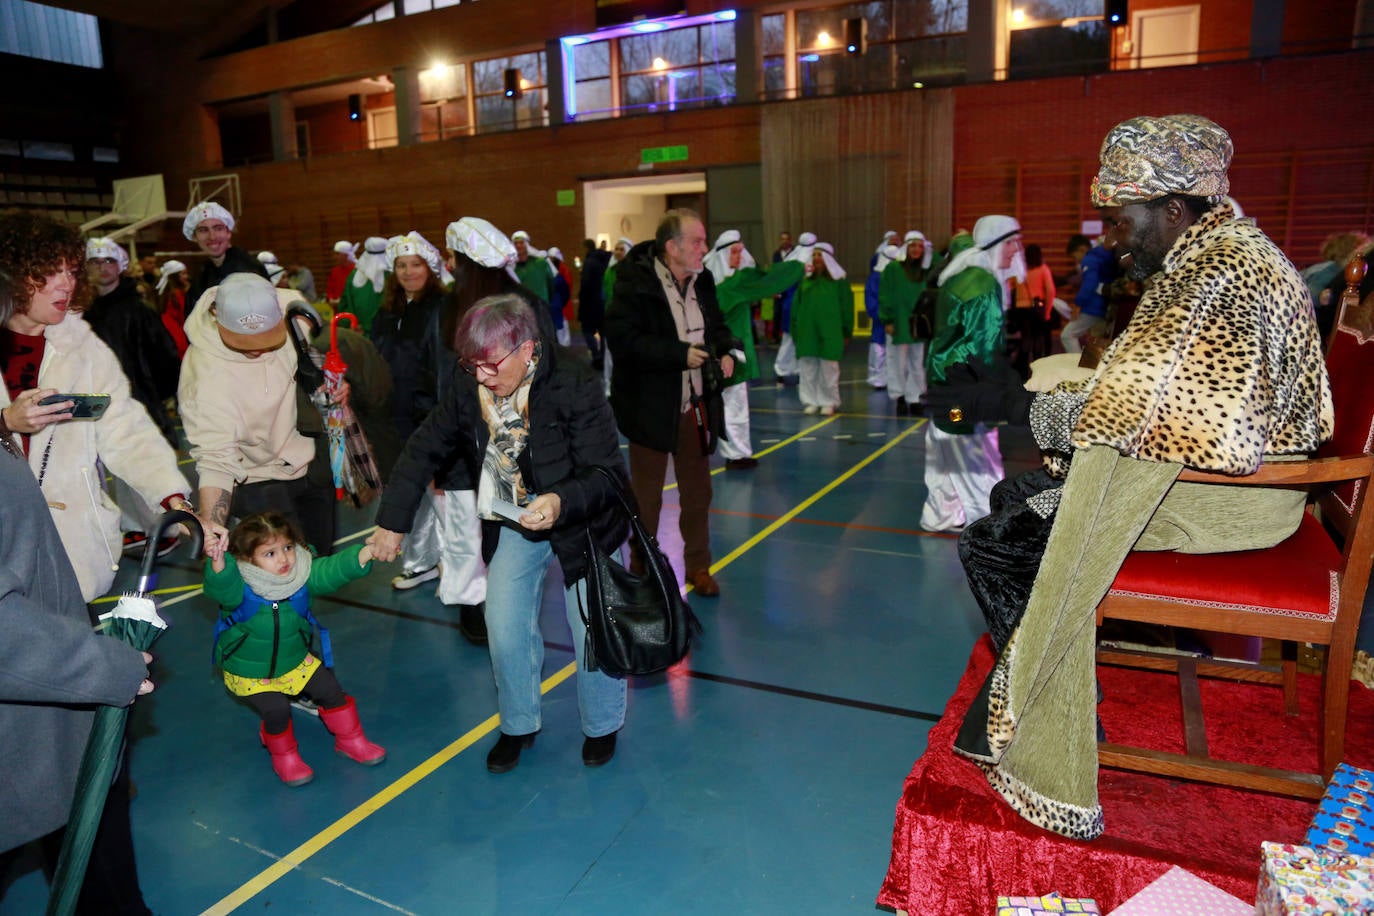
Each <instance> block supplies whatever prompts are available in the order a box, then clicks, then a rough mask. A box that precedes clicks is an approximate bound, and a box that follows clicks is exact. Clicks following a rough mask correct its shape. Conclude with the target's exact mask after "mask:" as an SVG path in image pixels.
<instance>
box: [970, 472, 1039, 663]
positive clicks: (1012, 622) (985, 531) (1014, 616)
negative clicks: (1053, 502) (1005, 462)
mask: <svg viewBox="0 0 1374 916" xmlns="http://www.w3.org/2000/svg"><path fill="white" fill-rule="evenodd" d="M1063 485H1064V482H1063V481H1062V480H1057V479H1055V478H1053V477H1051V476H1050V475H1049V474H1047V473H1046V472H1045V471H1044V470H1043V469H1040V468H1037V469H1036V470H1033V471H1027V472H1026V473H1024V474H1021V475H1019V476H1017V477H1012V478H1008V479H1007V480H1003V481H1000V482H999V483H998V484H997V485H996V486H995V487H993V488H992V494H991V496H990V497H989V506H990V508H991V510H992V511H991V512H990V513H989V514H988V515H987V516H985V517H984V518H980V519H979V520H978V521H976V522H974V523H973V524H971V525H969V526H968V527H967V528H965V529H964V531H963V533H962V534H960V535H959V561H960V562H961V563H963V564H964V573H965V575H966V576H967V577H968V584H969V590H970V591H972V592H973V597H974V599H975V600H976V601H977V602H978V607H979V609H981V610H982V612H983V619H984V620H985V621H986V622H987V626H988V632H989V633H990V634H991V635H992V643H993V647H994V648H995V649H996V650H997V652H998V653H999V654H1000V653H1001V651H1002V647H1003V646H1005V645H1006V643H1007V640H1008V639H1010V638H1011V634H1012V631H1013V630H1015V629H1016V625H1017V623H1019V622H1020V620H1021V615H1022V614H1024V613H1025V612H1026V604H1027V603H1028V602H1029V601H1030V593H1031V586H1032V585H1034V584H1035V574H1036V572H1037V570H1039V568H1040V559H1041V558H1042V557H1043V556H1044V555H1045V545H1046V544H1047V543H1048V542H1049V539H1050V528H1051V527H1053V525H1054V517H1053V516H1051V517H1050V518H1041V517H1040V516H1038V515H1036V514H1035V513H1034V512H1033V511H1031V510H1030V509H1029V508H1028V507H1027V506H1026V500H1027V499H1029V498H1030V497H1032V496H1034V495H1035V494H1037V493H1041V492H1044V491H1045V490H1052V489H1055V488H1057V487H1061V486H1063Z"/></svg>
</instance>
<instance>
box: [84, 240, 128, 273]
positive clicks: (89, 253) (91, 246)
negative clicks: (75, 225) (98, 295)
mask: <svg viewBox="0 0 1374 916" xmlns="http://www.w3.org/2000/svg"><path fill="white" fill-rule="evenodd" d="M91 258H112V259H114V260H115V261H118V262H119V272H120V273H124V271H126V270H128V269H129V252H127V251H125V250H124V246H122V245H120V244H119V243H118V242H116V241H115V240H114V239H106V238H93V239H86V260H87V261H89V260H90V259H91Z"/></svg>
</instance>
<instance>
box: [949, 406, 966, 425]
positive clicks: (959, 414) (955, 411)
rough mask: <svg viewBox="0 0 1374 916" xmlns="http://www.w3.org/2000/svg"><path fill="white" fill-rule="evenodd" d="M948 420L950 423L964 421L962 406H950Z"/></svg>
mask: <svg viewBox="0 0 1374 916" xmlns="http://www.w3.org/2000/svg"><path fill="white" fill-rule="evenodd" d="M949 422H951V423H962V422H964V411H963V408H960V407H951V408H950V409H949Z"/></svg>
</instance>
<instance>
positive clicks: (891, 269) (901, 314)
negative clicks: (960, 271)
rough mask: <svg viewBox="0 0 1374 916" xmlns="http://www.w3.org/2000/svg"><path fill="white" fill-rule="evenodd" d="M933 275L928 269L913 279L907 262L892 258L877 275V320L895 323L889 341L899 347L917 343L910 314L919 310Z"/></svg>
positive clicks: (884, 322)
mask: <svg viewBox="0 0 1374 916" xmlns="http://www.w3.org/2000/svg"><path fill="white" fill-rule="evenodd" d="M930 277H931V275H930V273H929V272H926V273H925V274H923V275H922V277H921V279H919V280H917V281H915V282H912V280H911V278H910V277H909V276H907V272H906V262H905V261H893V262H892V263H891V264H889V265H887V266H886V267H884V268H883V272H882V274H881V276H879V278H878V320H879V321H881V322H882V323H883V324H885V325H886V324H891V325H893V329H892V340H891V341H889V342H890V343H894V344H897V345H899V346H900V345H901V344H910V343H917V342H918V341H917V340H916V339H915V338H914V337H912V336H911V313H912V312H914V311H916V300H917V299H919V298H921V293H923V292H925V288H926V286H927V284H928V282H929V280H930Z"/></svg>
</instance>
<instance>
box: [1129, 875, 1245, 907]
mask: <svg viewBox="0 0 1374 916" xmlns="http://www.w3.org/2000/svg"><path fill="white" fill-rule="evenodd" d="M1254 912H1255V908H1254V907H1253V906H1251V905H1250V904H1248V903H1246V902H1245V901H1244V900H1241V899H1240V898H1239V897H1233V896H1231V895H1230V894H1228V893H1226V892H1225V891H1224V890H1222V889H1221V888H1219V887H1217V886H1216V885H1215V884H1209V883H1208V882H1206V881H1204V880H1202V879H1201V878H1199V877H1198V876H1197V875H1195V874H1193V873H1192V872H1190V871H1187V870H1185V869H1182V868H1179V867H1178V866H1177V865H1175V866H1174V867H1173V868H1171V869H1169V870H1168V871H1166V872H1165V873H1164V874H1162V875H1160V876H1159V877H1158V878H1156V879H1155V880H1154V881H1151V882H1150V883H1149V884H1147V885H1146V886H1145V887H1144V888H1143V889H1142V890H1141V891H1140V892H1139V893H1137V894H1135V895H1134V896H1132V897H1131V898H1130V899H1129V900H1127V901H1126V902H1125V903H1123V904H1121V906H1119V907H1117V908H1116V909H1114V910H1112V916H1252V914H1253V913H1254Z"/></svg>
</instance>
